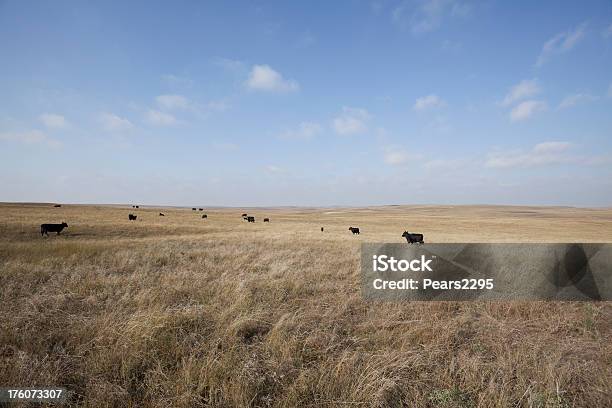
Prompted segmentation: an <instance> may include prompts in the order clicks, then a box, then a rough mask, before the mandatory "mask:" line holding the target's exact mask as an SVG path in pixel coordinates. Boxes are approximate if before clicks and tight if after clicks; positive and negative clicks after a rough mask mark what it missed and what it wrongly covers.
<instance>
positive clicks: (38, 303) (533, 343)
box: [0, 204, 612, 408]
mask: <svg viewBox="0 0 612 408" xmlns="http://www.w3.org/2000/svg"><path fill="white" fill-rule="evenodd" d="M160 211H162V212H164V213H165V215H166V216H165V217H159V216H158V213H159V212H160ZM242 212H248V213H249V214H252V215H255V216H256V218H257V222H256V223H255V224H249V223H247V222H245V221H243V220H242V219H241V218H240V214H241V213H242ZM128 213H135V214H137V215H138V220H137V221H135V222H130V221H128V219H127V214H128ZM205 213H206V214H208V219H206V220H203V219H201V218H200V217H201V214H202V213H201V212H193V211H191V209H179V208H163V209H160V208H140V209H139V210H134V209H132V208H131V207H129V206H127V207H118V206H116V207H111V206H70V205H65V206H63V207H61V208H53V206H52V205H34V204H32V205H27V204H2V205H0V321H1V322H2V330H1V331H0V385H2V386H8V385H11V386H34V385H39V386H42V385H57V386H65V387H67V388H68V389H69V390H72V391H74V393H75V394H74V396H73V398H72V399H71V401H70V405H74V406H77V405H82V406H91V407H102V406H134V407H148V406H151V407H153V406H155V407H168V406H179V407H196V406H214V407H236V406H238V407H240V406H254V407H267V406H273V407H293V406H328V407H352V406H364V407H400V406H409V407H445V408H450V407H512V406H520V407H522V406H525V407H571V406H576V407H605V406H612V388H611V384H612V304H610V302H601V303H578V302H576V303H573V302H565V303H562V302H523V303H519V302H491V303H485V302H465V303H457V302H438V303H434V302H431V303H427V302H413V303H402V304H398V303H376V302H371V303H369V302H365V301H363V300H362V298H361V288H360V271H359V244H360V243H361V242H402V241H403V239H402V238H401V233H402V232H403V231H404V230H410V231H412V232H422V233H424V234H425V240H426V242H612V209H575V208H561V207H559V208H544V207H497V206H496V207H493V206H460V207H448V206H445V207H443V206H413V207H409V206H402V207H399V206H389V207H372V208H362V209H339V208H333V209H287V208H283V209H214V210H211V209H206V210H205ZM264 216H265V217H270V219H271V223H269V224H267V223H265V224H264V223H262V222H261V221H262V220H263V217H264ZM62 221H66V222H67V223H68V225H69V227H68V229H66V230H65V231H64V232H63V233H62V235H60V236H56V235H55V234H54V233H50V236H49V237H48V238H47V237H45V238H41V235H40V229H39V226H40V224H41V223H43V222H51V223H61V222H62ZM321 226H323V227H325V232H321V231H320V227H321ZM349 226H357V227H359V228H360V229H361V235H359V236H353V235H351V234H350V232H349V231H348V227H349ZM404 242H405V241H404Z"/></svg>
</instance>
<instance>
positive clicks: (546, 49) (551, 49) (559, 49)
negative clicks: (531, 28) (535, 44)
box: [536, 23, 587, 67]
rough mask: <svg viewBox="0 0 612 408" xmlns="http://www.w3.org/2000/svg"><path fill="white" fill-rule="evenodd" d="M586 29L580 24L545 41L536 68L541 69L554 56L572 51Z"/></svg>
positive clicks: (585, 25) (583, 24) (584, 24)
mask: <svg viewBox="0 0 612 408" xmlns="http://www.w3.org/2000/svg"><path fill="white" fill-rule="evenodd" d="M586 27H587V24H586V23H582V24H580V25H579V26H578V27H576V28H574V29H571V30H568V31H566V32H563V33H559V34H557V35H555V36H554V37H552V38H551V39H550V40H548V41H546V42H545V43H544V46H543V47H542V51H541V52H540V55H539V56H538V59H537V61H536V67H541V66H542V65H544V64H545V63H546V62H547V61H548V60H549V59H550V58H551V57H552V56H554V55H558V54H563V53H566V52H568V51H570V50H572V49H573V48H574V47H575V46H576V44H578V43H579V42H580V40H582V38H583V37H584V36H585V33H586Z"/></svg>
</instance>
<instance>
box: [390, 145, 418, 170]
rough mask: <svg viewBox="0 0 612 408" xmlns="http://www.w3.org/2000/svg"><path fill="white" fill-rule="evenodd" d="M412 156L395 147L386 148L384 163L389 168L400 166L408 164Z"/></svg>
mask: <svg viewBox="0 0 612 408" xmlns="http://www.w3.org/2000/svg"><path fill="white" fill-rule="evenodd" d="M412 158H413V156H411V155H410V154H408V152H407V151H406V150H404V149H401V148H397V147H387V148H386V149H385V154H384V161H385V163H387V164H389V165H391V166H401V165H403V164H406V163H408V161H409V160H410V159H412Z"/></svg>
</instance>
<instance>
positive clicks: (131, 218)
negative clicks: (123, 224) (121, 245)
mask: <svg viewBox="0 0 612 408" xmlns="http://www.w3.org/2000/svg"><path fill="white" fill-rule="evenodd" d="M136 217H137V216H136V215H134V214H128V219H129V220H130V221H136Z"/></svg>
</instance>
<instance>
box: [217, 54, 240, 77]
mask: <svg viewBox="0 0 612 408" xmlns="http://www.w3.org/2000/svg"><path fill="white" fill-rule="evenodd" d="M212 62H213V64H215V65H216V66H218V67H221V68H223V69H224V70H225V71H228V72H231V73H233V74H240V73H242V72H245V71H246V64H245V63H244V62H242V61H240V60H235V59H231V58H224V57H215V58H213V60H212Z"/></svg>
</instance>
